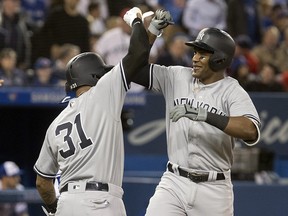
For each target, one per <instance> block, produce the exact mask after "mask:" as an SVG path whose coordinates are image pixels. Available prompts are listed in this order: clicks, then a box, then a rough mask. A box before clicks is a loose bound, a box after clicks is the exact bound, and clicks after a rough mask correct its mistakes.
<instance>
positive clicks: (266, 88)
mask: <svg viewBox="0 0 288 216" xmlns="http://www.w3.org/2000/svg"><path fill="white" fill-rule="evenodd" d="M279 74H280V72H279V68H278V67H277V66H276V65H274V64H272V63H265V64H264V65H263V67H262V69H261V70H260V73H259V75H258V76H257V77H256V79H255V80H253V81H250V82H248V83H246V85H245V87H244V88H245V89H246V90H247V91H256V92H283V91H284V88H283V85H282V83H280V82H279V81H278V78H277V76H279Z"/></svg>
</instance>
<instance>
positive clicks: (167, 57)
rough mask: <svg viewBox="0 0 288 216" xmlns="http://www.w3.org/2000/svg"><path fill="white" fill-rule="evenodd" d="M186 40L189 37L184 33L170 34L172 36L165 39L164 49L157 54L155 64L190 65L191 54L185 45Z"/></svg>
mask: <svg viewBox="0 0 288 216" xmlns="http://www.w3.org/2000/svg"><path fill="white" fill-rule="evenodd" d="M188 40H189V37H188V36H187V35H186V34H184V33H175V34H174V35H172V37H171V38H170V39H169V40H168V41H167V48H166V50H165V51H164V52H163V53H161V54H160V55H159V56H158V58H157V60H156V64H160V65H165V66H171V65H182V66H187V67H191V66H192V65H191V59H192V55H191V53H190V49H189V48H188V47H187V45H185V42H187V41H188Z"/></svg>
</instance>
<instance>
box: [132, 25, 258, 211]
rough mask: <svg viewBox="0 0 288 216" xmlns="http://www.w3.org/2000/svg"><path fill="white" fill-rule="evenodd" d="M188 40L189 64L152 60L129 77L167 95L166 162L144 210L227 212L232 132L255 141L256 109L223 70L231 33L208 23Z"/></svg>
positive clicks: (230, 194) (230, 52) (228, 57)
mask: <svg viewBox="0 0 288 216" xmlns="http://www.w3.org/2000/svg"><path fill="white" fill-rule="evenodd" d="M186 45H188V46H190V47H191V48H193V51H194V56H193V58H192V63H193V68H188V67H183V66H170V67H165V66H160V65H156V64H151V65H146V66H145V67H144V68H143V69H142V72H141V74H142V76H141V77H137V80H136V79H135V80H133V81H134V82H136V83H138V84H142V85H144V86H146V87H147V88H148V89H152V90H154V91H159V92H161V93H162V94H163V95H164V97H165V102H166V129H167V142H168V146H167V148H168V158H169V162H168V163H167V171H166V172H165V173H164V174H163V176H162V178H161V181H160V183H159V185H158V186H157V188H156V191H155V194H154V195H153V197H152V198H151V199H150V202H149V205H148V208H147V212H146V216H155V215H157V216H174V215H177V216H181V215H182V216H187V215H188V216H203V215H205V216H231V215H233V190H232V183H231V178H230V169H231V166H232V162H233V147H234V139H235V138H238V139H242V140H243V141H244V142H245V143H246V144H247V145H254V144H256V143H257V142H258V141H259V138H260V132H259V128H260V120H259V116H258V113H257V111H256V109H255V107H254V105H253V103H252V100H251V99H250V97H249V95H248V94H247V93H246V92H245V91H244V90H243V88H242V87H241V86H240V85H239V83H238V82H237V80H235V79H233V78H231V77H227V76H225V70H226V69H227V68H228V67H229V65H230V63H231V61H232V58H233V55H234V51H235V43H234V40H233V39H232V38H231V36H230V35H229V34H227V33H226V32H224V31H222V30H219V29H216V28H206V29H203V30H202V31H200V33H199V35H198V37H197V38H196V40H195V41H191V42H186Z"/></svg>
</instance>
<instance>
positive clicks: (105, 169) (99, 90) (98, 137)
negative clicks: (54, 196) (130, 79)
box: [34, 62, 129, 189]
mask: <svg viewBox="0 0 288 216" xmlns="http://www.w3.org/2000/svg"><path fill="white" fill-rule="evenodd" d="M128 89H129V86H128V83H127V81H126V78H125V74H124V70H123V66H122V62H120V63H119V64H117V65H116V66H114V67H113V69H112V70H111V71H109V72H108V73H107V74H105V75H104V76H103V77H102V78H101V79H100V80H99V81H98V82H97V84H96V86H94V87H92V88H91V89H90V90H89V91H87V92H85V93H84V94H82V95H80V96H79V97H77V98H74V99H71V100H70V101H69V103H68V105H67V107H66V108H65V109H64V110H63V111H62V112H61V113H60V114H59V116H57V118H56V119H55V120H54V121H53V122H52V123H51V125H50V126H49V128H48V130H47V132H46V136H45V139H44V143H43V146H42V149H41V152H40V155H39V158H38V159H37V161H36V163H35V165H34V170H35V171H36V172H37V174H39V175H41V176H43V177H48V178H55V176H56V174H57V171H58V170H61V172H62V173H61V182H60V189H61V188H62V187H63V186H64V185H65V184H66V183H67V182H70V181H79V180H87V181H97V182H103V183H112V184H115V185H118V186H120V187H121V186H122V178H123V169H124V168H123V167H124V143H123V142H124V141H123V131H122V123H121V111H122V107H123V104H124V99H125V95H126V92H127V90H128Z"/></svg>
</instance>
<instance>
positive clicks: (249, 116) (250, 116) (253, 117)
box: [244, 114, 261, 126]
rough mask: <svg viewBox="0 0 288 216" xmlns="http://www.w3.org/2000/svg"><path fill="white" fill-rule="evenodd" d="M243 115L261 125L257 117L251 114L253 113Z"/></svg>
mask: <svg viewBox="0 0 288 216" xmlns="http://www.w3.org/2000/svg"><path fill="white" fill-rule="evenodd" d="M244 116H245V117H247V118H251V119H253V120H254V121H256V122H257V124H258V125H259V126H260V125H261V123H260V121H259V119H258V118H256V117H255V116H253V115H251V114H246V115H244Z"/></svg>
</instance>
